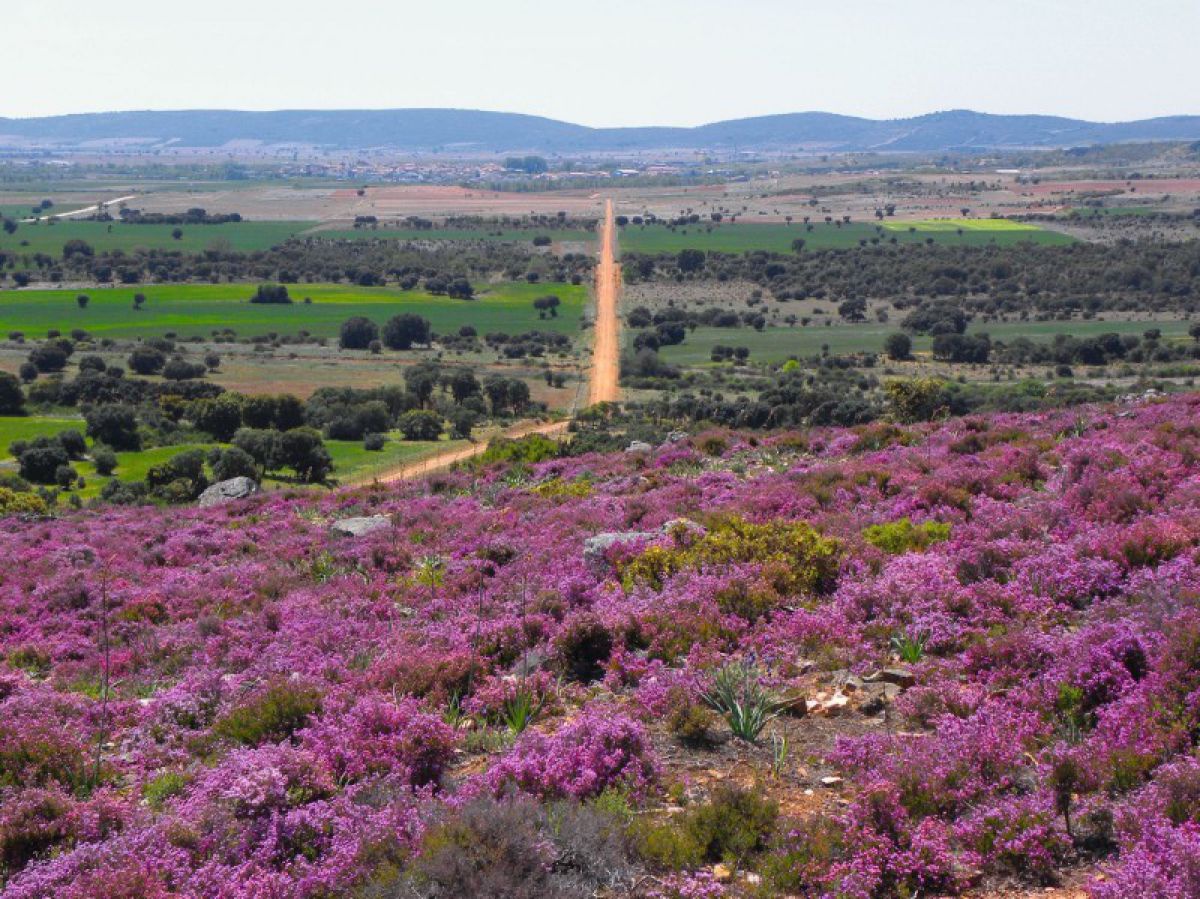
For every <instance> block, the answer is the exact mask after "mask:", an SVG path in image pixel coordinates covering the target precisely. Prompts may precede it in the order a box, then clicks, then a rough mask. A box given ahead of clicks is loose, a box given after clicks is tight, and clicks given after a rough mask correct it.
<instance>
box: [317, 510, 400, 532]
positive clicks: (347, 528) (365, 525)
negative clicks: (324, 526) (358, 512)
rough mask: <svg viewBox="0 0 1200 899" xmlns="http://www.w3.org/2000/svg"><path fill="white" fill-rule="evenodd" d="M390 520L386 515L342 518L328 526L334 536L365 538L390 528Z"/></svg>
mask: <svg viewBox="0 0 1200 899" xmlns="http://www.w3.org/2000/svg"><path fill="white" fill-rule="evenodd" d="M391 524H392V520H391V519H390V518H388V517H387V516H386V515H369V516H366V517H359V518H342V519H340V520H338V521H335V522H334V523H333V524H331V525H330V526H329V530H331V531H333V532H334V533H335V534H342V535H343V536H346V537H365V536H366V535H367V534H373V533H375V531H380V530H383V529H384V528H386V527H391Z"/></svg>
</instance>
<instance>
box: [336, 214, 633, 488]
mask: <svg viewBox="0 0 1200 899" xmlns="http://www.w3.org/2000/svg"><path fill="white" fill-rule="evenodd" d="M616 231H617V227H616V224H615V222H614V220H613V205H612V200H608V201H607V202H606V203H605V205H604V222H603V223H602V225H601V228H600V260H599V264H598V265H597V266H596V327H595V340H594V341H593V344H592V370H591V372H590V374H589V376H588V384H589V386H588V403H589V405H590V404H593V403H603V402H616V401H617V400H618V399H619V398H620V396H621V389H620V386H619V383H618V378H619V372H620V352H621V348H620V340H619V335H618V326H619V323H618V319H617V294H618V293H619V292H620V288H621V271H620V267H619V266H618V265H617V261H616V247H615V243H616ZM569 424H570V423H569V422H566V421H542V422H537V421H523V422H518V423H517V424H515V425H513V426H512V427H511V428H509V429H508V430H506V431H505V432H504V434H503V436H505V437H507V438H509V439H516V438H519V437H528V436H529V435H530V434H544V435H545V436H547V437H561V436H562V435H564V434H566V433H567V428H568V426H569ZM487 447H488V445H487V443H486V442H483V441H481V442H480V443H474V444H471V445H470V446H464V447H459V448H458V449H453V450H447V451H446V452H444V453H438V454H437V455H433V456H428V457H427V458H425V459H422V460H420V461H419V462H409V463H408V464H407V465H403V466H401V467H400V468H396V469H393V470H392V471H389V472H386V473H384V474H378V475H373V476H371V477H369V478H365V479H364V480H363V481H360V482H359V483H367V482H378V483H381V484H388V483H392V482H395V481H408V480H412V479H413V478H419V477H421V476H422V475H426V474H430V473H432V472H435V471H441V470H443V469H446V468H449V467H450V466H452V465H456V464H458V463H459V462H465V461H467V460H468V459H473V458H475V457H476V456H478V455H481V454H482V453H484V452H485V451H486V450H487Z"/></svg>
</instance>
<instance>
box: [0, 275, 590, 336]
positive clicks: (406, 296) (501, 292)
mask: <svg viewBox="0 0 1200 899" xmlns="http://www.w3.org/2000/svg"><path fill="white" fill-rule="evenodd" d="M254 289H255V288H254V286H253V285H249V284H171V285H167V284H163V285H146V286H141V287H128V288H126V287H117V288H103V289H93V290H87V291H83V292H84V293H87V295H88V296H89V297H90V302H89V303H88V306H87V308H86V309H80V308H79V307H78V305H77V304H76V300H75V298H76V296H77V295H78V294H79V293H80V291H76V290H10V291H2V292H0V334H3V333H8V332H10V331H23V332H25V333H26V334H27V335H29V336H41V335H43V334H45V333H46V331H47V329H50V328H57V329H58V330H60V331H62V332H63V333H69V332H70V331H71V330H72V329H74V328H82V329H83V330H85V331H87V332H88V333H89V334H93V335H95V336H97V337H114V338H131V337H149V336H155V335H162V334H164V333H174V334H176V335H177V336H179V337H180V338H186V337H192V336H200V337H208V336H210V335H211V333H212V332H213V331H214V330H221V329H224V328H232V329H234V331H236V332H237V334H238V335H239V336H242V337H251V336H255V335H260V334H266V333H269V332H272V331H273V332H276V333H279V334H296V333H298V332H299V331H302V330H304V331H308V332H309V333H310V334H313V335H315V336H324V337H334V336H336V335H337V333H338V329H339V328H340V327H341V324H342V322H344V321H345V320H346V319H348V318H350V317H351V316H354V315H364V316H367V317H368V318H371V319H373V320H374V321H376V322H378V323H380V324H383V322H385V321H386V320H387V319H388V318H390V317H391V316H393V315H396V314H398V313H400V312H415V313H418V314H420V315H423V316H425V318H427V319H429V321H430V322H431V323H432V324H433V328H434V330H435V331H437V332H439V333H443V334H445V333H451V332H453V331H457V330H458V329H459V328H460V327H461V326H463V325H474V326H475V328H476V330H478V332H479V333H480V334H481V335H482V334H487V333H489V332H503V333H509V334H517V333H522V332H525V331H530V330H535V329H536V330H542V331H558V332H562V333H568V334H574V333H576V332H577V331H578V330H579V319H580V315H581V313H582V311H583V307H584V303H585V302H586V299H587V288H586V287H583V286H575V285H571V284H556V283H545V284H527V283H525V282H513V283H505V284H494V285H488V286H487V287H486V289H482V290H481V292H480V293H479V294H478V295H477V298H476V299H474V300H456V299H452V298H450V297H445V296H433V295H432V294H428V293H425V292H423V291H418V290H409V291H405V290H400V289H399V288H389V287H353V286H348V285H345V286H343V285H338V284H298V285H292V286H290V287H289V290H290V292H291V294H292V297H293V299H294V300H295V302H294V303H291V304H284V305H270V304H259V303H251V302H249V297H250V296H251V295H252V294H253V293H254ZM136 293H144V294H145V295H146V303H145V305H144V306H143V307H142V309H141V310H140V311H135V310H134V309H133V296H134V294H136ZM545 294H555V295H557V296H558V297H559V298H560V299H561V300H562V306H561V307H560V309H559V314H558V316H557V317H555V318H547V319H540V318H539V317H538V313H537V311H536V310H535V309H534V308H533V301H534V299H536V298H537V297H540V296H543V295H545ZM305 297H309V298H311V299H312V302H311V303H305V302H303V300H304V298H305Z"/></svg>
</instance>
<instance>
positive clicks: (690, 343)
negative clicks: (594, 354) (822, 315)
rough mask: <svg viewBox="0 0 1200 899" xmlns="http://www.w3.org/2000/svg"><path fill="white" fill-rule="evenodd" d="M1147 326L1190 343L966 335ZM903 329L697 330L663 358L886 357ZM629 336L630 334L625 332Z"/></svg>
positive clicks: (1174, 326)
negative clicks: (729, 353)
mask: <svg viewBox="0 0 1200 899" xmlns="http://www.w3.org/2000/svg"><path fill="white" fill-rule="evenodd" d="M1148 328H1158V329H1159V330H1161V331H1162V333H1163V337H1164V339H1167V340H1171V339H1176V340H1180V339H1190V338H1188V337H1187V322H1182V321H1150V320H1142V321H1070V322H1053V321H1051V322H975V323H972V325H971V327H970V328H969V329H968V333H980V332H983V333H986V334H988V335H989V336H990V337H991V338H992V339H993V340H1000V341H1011V340H1013V339H1014V338H1017V337H1027V338H1029V339H1030V340H1034V341H1049V340H1052V339H1053V338H1054V335H1055V334H1070V335H1072V336H1075V337H1094V336H1097V335H1100V334H1111V333H1117V334H1137V335H1140V334H1141V333H1142V332H1143V331H1145V330H1147V329H1148ZM899 330H900V328H899V326H898V325H896V324H894V323H887V324H880V323H878V322H867V323H863V324H858V325H850V324H844V323H843V324H838V323H836V320H835V324H832V325H830V326H828V327H826V326H825V325H823V324H820V323H817V324H810V325H808V327H803V326H801V325H797V326H796V327H794V328H787V327H775V328H766V329H764V330H762V331H755V330H753V329H751V328H697V329H696V330H695V331H692V332H689V333H688V336H687V339H686V340H685V341H684V342H683V343H681V344H678V345H676V346H667V347H663V348H662V350H661V354H662V357H663V359H664V360H665V361H667V362H670V363H673V364H675V365H705V364H711V353H712V348H713V347H714V346H716V345H718V344H721V345H724V346H744V347H748V348H749V349H750V361H751V362H783V361H784V360H786V359H787V358H788V357H789V356H798V357H801V358H803V357H808V356H813V355H817V354H819V353H820V352H821V349H822V347H823V346H826V345H827V346H828V347H829V352H830V353H832V354H834V355H838V354H844V353H862V352H869V353H882V352H883V341H884V339H885V338H886V337H887V336H888V335H889V334H893V333H895V332H896V331H899ZM626 333H628V332H626ZM931 343H932V339H931V338H929V337H914V338H913V350H914V351H915V352H918V353H919V352H925V351H928V350H929V349H930V345H931Z"/></svg>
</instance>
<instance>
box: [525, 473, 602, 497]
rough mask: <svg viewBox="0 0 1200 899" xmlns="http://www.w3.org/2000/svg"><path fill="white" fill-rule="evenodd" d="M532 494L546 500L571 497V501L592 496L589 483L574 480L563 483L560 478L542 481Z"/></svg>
mask: <svg viewBox="0 0 1200 899" xmlns="http://www.w3.org/2000/svg"><path fill="white" fill-rule="evenodd" d="M533 492H534V493H536V494H537V495H538V496H543V497H546V498H547V499H556V498H558V497H571V498H573V499H587V498H588V497H589V496H591V495H592V485H591V483H590V482H589V481H585V480H582V479H581V480H576V481H564V480H563V479H562V478H559V477H554V478H550V479H549V480H546V481H542V483H540V484H538V485H537V486H536V487H534V488H533Z"/></svg>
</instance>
